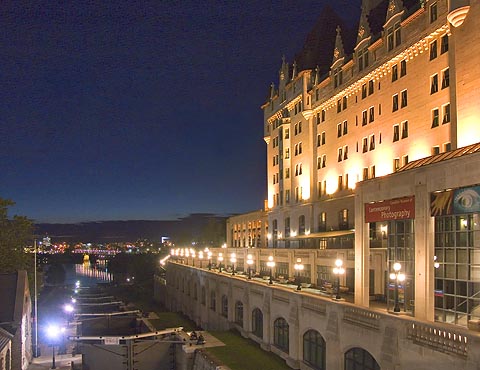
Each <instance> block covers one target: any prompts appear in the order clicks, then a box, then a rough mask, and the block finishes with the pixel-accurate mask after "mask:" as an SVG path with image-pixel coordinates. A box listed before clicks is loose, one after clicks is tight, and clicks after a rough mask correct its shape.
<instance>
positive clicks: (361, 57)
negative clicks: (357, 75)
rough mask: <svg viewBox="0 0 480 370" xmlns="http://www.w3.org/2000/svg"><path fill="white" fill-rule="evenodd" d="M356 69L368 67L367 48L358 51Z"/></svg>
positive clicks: (361, 69) (360, 69)
mask: <svg viewBox="0 0 480 370" xmlns="http://www.w3.org/2000/svg"><path fill="white" fill-rule="evenodd" d="M357 60H358V70H359V71H363V70H364V69H365V68H367V67H368V48H363V49H362V50H360V51H359V52H358V58H357Z"/></svg>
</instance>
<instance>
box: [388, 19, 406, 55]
mask: <svg viewBox="0 0 480 370" xmlns="http://www.w3.org/2000/svg"><path fill="white" fill-rule="evenodd" d="M401 42H402V32H401V28H400V22H397V23H395V25H394V26H393V27H390V28H388V29H387V48H388V51H390V50H393V49H394V48H396V47H397V46H399V45H400V44H401Z"/></svg>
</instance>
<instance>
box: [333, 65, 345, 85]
mask: <svg viewBox="0 0 480 370" xmlns="http://www.w3.org/2000/svg"><path fill="white" fill-rule="evenodd" d="M342 83H343V71H342V67H338V68H335V69H334V70H333V87H334V88H336V87H338V86H340V85H341V84H342Z"/></svg>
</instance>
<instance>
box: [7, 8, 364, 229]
mask: <svg viewBox="0 0 480 370" xmlns="http://www.w3.org/2000/svg"><path fill="white" fill-rule="evenodd" d="M328 2H329V3H331V5H332V6H333V8H334V9H336V10H337V11H338V12H339V14H340V15H342V17H344V18H346V19H349V18H350V19H356V14H357V13H358V9H359V6H360V0H336V1H335V0H331V1H328V0H325V1H321V0H301V1H265V0H258V1H257V0H250V1H249V0H244V1H199V0H195V1H160V0H155V1H120V0H112V1H110V0H102V1H98V0H92V1H67V2H60V1H18V0H16V1H2V2H1V3H0V35H1V36H0V37H1V39H0V50H1V62H0V63H1V64H0V86H1V87H0V120H1V124H0V165H1V168H0V197H2V198H9V199H12V200H13V201H15V202H16V203H17V204H16V206H15V207H13V209H12V210H11V214H20V215H25V216H27V217H29V218H31V219H33V220H34V221H35V222H61V223H63V222H65V223H67V222H79V221H96V220H132V219H146V220H147V219H150V220H162V219H174V218H176V217H179V216H184V215H186V214H189V213H194V212H212V213H217V214H230V213H242V212H247V211H251V210H255V209H260V208H262V207H263V200H264V199H265V198H266V175H265V172H266V163H265V161H266V158H265V150H266V145H265V143H264V141H263V115H262V111H261V109H260V105H262V104H263V102H265V99H266V97H267V94H268V88H269V85H270V83H271V82H272V81H274V82H275V84H276V85H277V83H278V70H279V68H280V64H281V57H282V55H285V56H286V58H287V61H289V62H292V59H293V57H294V55H295V53H297V52H299V51H300V50H301V48H302V45H303V43H304V41H305V38H306V36H307V34H308V32H309V31H310V29H311V28H312V26H313V25H314V23H315V21H316V19H317V18H318V16H319V14H320V11H321V9H322V7H323V6H324V5H325V4H326V3H328ZM329 52H333V51H329Z"/></svg>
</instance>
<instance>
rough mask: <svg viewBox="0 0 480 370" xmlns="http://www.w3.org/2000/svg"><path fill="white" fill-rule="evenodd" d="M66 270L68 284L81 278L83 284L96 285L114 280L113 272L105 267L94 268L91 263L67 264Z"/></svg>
mask: <svg viewBox="0 0 480 370" xmlns="http://www.w3.org/2000/svg"><path fill="white" fill-rule="evenodd" d="M65 270H66V277H65V280H66V281H65V282H66V283H67V284H75V281H77V280H80V283H81V285H82V286H94V285H96V284H97V283H107V282H110V281H113V274H112V273H110V272H107V271H106V269H103V268H100V269H98V268H94V267H92V266H91V265H90V263H82V264H75V265H66V266H65Z"/></svg>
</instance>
